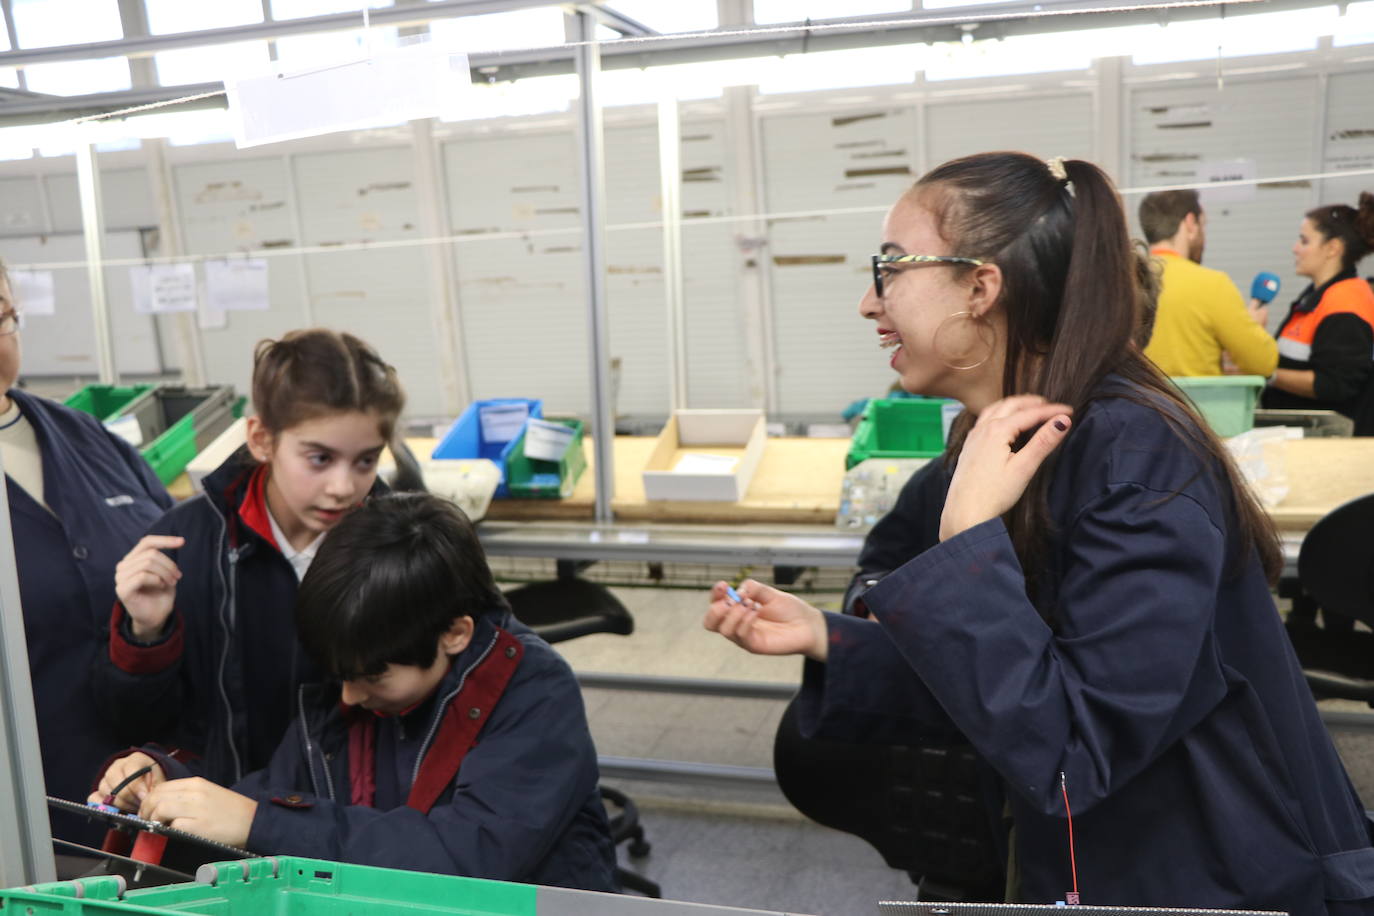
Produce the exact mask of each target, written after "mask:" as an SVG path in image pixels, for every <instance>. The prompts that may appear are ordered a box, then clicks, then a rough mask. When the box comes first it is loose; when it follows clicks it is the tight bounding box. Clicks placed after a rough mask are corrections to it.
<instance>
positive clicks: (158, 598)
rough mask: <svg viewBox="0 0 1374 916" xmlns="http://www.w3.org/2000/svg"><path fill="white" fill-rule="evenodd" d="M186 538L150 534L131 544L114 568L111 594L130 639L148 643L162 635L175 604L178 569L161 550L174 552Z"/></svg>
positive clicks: (178, 577) (178, 578) (179, 576)
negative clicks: (126, 619) (121, 611)
mask: <svg viewBox="0 0 1374 916" xmlns="http://www.w3.org/2000/svg"><path fill="white" fill-rule="evenodd" d="M185 543H186V539H185V538H182V537H171V536H168V535H159V534H150V535H148V536H146V537H145V538H143V540H141V541H139V542H138V543H137V544H135V545H134V549H133V550H130V551H129V552H128V553H127V554H126V555H125V557H124V559H122V560H120V561H119V565H118V566H116V567H115V594H116V595H118V596H119V602H120V604H122V605H124V610H125V611H127V612H128V614H129V624H130V626H131V627H132V629H133V631H134V637H135V638H137V639H139V640H142V641H143V642H152V641H153V640H155V639H157V638H158V637H159V636H160V635H162V628H163V627H164V626H166V624H167V618H168V617H170V616H171V615H172V606H173V604H175V602H176V596H177V582H178V581H179V580H180V579H181V570H180V569H178V568H177V565H176V564H175V563H173V562H172V558H171V557H169V556H167V554H165V553H163V551H164V550H176V549H177V548H178V547H181V546H183V545H184V544H185Z"/></svg>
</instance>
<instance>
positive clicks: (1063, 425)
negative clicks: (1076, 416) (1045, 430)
mask: <svg viewBox="0 0 1374 916" xmlns="http://www.w3.org/2000/svg"><path fill="white" fill-rule="evenodd" d="M1054 428H1055V429H1057V430H1059V431H1060V432H1061V433H1062V432H1063V431H1064V430H1066V429H1068V428H1069V424H1067V423H1065V422H1064V421H1063V420H1055V421H1054Z"/></svg>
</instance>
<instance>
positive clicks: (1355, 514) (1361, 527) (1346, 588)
mask: <svg viewBox="0 0 1374 916" xmlns="http://www.w3.org/2000/svg"><path fill="white" fill-rule="evenodd" d="M1298 581H1299V582H1300V583H1301V584H1302V589H1303V591H1305V592H1306V593H1307V594H1308V595H1310V596H1311V597H1312V598H1313V599H1314V600H1315V601H1316V602H1317V604H1318V605H1319V606H1320V607H1321V608H1322V610H1323V611H1326V612H1328V613H1335V614H1340V615H1342V616H1345V617H1353V618H1355V619H1356V620H1360V621H1363V622H1364V623H1366V624H1368V625H1370V626H1371V627H1374V493H1370V494H1368V495H1366V496H1361V497H1359V498H1357V499H1352V500H1351V501H1350V502H1348V503H1346V504H1344V505H1342V506H1338V507H1337V508H1335V509H1333V510H1332V511H1331V512H1329V513H1327V515H1326V516H1325V517H1323V518H1322V519H1321V520H1320V521H1318V522H1317V524H1315V525H1313V526H1312V530H1311V531H1309V532H1308V533H1307V537H1305V538H1303V541H1302V549H1301V550H1300V551H1299V552H1298Z"/></svg>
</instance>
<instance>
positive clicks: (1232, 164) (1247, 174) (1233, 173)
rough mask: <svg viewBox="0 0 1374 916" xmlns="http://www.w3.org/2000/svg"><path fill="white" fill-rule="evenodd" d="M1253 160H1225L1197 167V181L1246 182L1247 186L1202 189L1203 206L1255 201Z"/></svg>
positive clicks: (1205, 163)
mask: <svg viewBox="0 0 1374 916" xmlns="http://www.w3.org/2000/svg"><path fill="white" fill-rule="evenodd" d="M1255 175H1256V172H1255V160H1253V159H1225V160H1220V161H1217V162H1204V163H1202V164H1201V165H1200V166H1198V170H1197V177H1198V181H1206V182H1209V183H1210V182H1217V181H1248V182H1249V184H1238V185H1226V186H1223V187H1220V188H1203V189H1202V191H1201V195H1202V203H1203V206H1207V205H1208V204H1225V203H1234V202H1236V201H1241V200H1254V199H1255V182H1254V179H1255Z"/></svg>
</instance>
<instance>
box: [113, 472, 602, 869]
mask: <svg viewBox="0 0 1374 916" xmlns="http://www.w3.org/2000/svg"><path fill="white" fill-rule="evenodd" d="M401 610H403V611H404V613H400V611H401ZM296 618H297V625H298V627H299V630H300V633H301V639H302V642H303V643H304V644H305V646H306V648H307V651H309V653H310V655H311V657H312V658H314V659H315V660H316V662H317V663H318V664H319V665H320V666H321V667H322V668H325V669H327V670H329V671H330V672H331V673H333V674H335V675H336V676H338V677H339V678H340V680H341V681H342V686H341V684H340V680H335V681H333V682H332V683H328V684H315V685H306V686H303V687H302V688H301V690H300V692H299V694H298V697H297V698H296V702H295V703H293V704H292V707H293V716H294V721H293V723H292V725H291V727H290V729H289V731H288V733H287V734H286V736H285V738H283V740H282V742H281V745H280V746H279V747H278V748H277V751H276V753H275V754H274V755H273V757H272V761H271V763H270V765H269V766H268V767H267V768H266V769H264V770H262V771H259V772H257V773H254V774H252V775H250V776H249V777H247V778H246V779H244V780H242V781H240V782H239V783H237V784H236V785H234V786H233V788H232V790H227V789H224V788H222V787H219V786H215V785H213V784H211V783H208V782H207V781H205V780H203V779H189V780H188V779H186V778H184V777H187V776H189V775H190V774H189V771H187V770H186V769H185V768H184V767H183V766H182V765H181V764H180V763H178V762H177V761H174V760H171V759H168V757H167V756H166V755H163V754H160V753H158V752H157V751H155V750H152V751H151V752H149V753H147V754H146V756H144V755H142V754H133V755H130V756H129V757H128V758H126V759H125V760H121V761H117V762H116V763H115V764H113V765H112V766H111V768H110V770H109V771H108V772H107V773H106V774H105V777H104V780H103V781H102V786H101V791H108V790H110V789H113V788H114V787H115V786H116V785H117V784H118V783H120V782H121V781H122V780H123V778H124V777H125V775H126V774H128V773H132V772H134V771H135V770H137V769H139V768H141V766H143V765H146V764H147V763H148V762H149V761H148V759H147V758H148V757H152V758H153V759H154V760H156V761H157V762H158V763H159V764H160V772H159V773H158V774H156V775H154V776H152V777H151V779H150V780H147V781H145V782H143V783H135V784H133V785H132V786H131V787H130V788H129V789H128V790H127V794H122V795H121V797H120V799H119V802H120V804H122V805H124V806H126V807H134V806H135V805H137V806H139V809H140V813H141V814H143V815H144V816H145V817H153V818H157V819H158V820H162V821H164V822H166V823H170V824H172V825H173V826H175V827H178V828H181V829H186V830H190V831H192V832H195V833H199V834H201V835H204V836H207V837H209V838H210V839H215V840H219V841H221V842H227V843H232V844H234V845H245V846H247V848H248V849H250V850H252V851H254V852H259V853H262V854H283V855H298V856H308V857H316V858H323V859H329V860H332V861H342V862H352V863H356V864H363V865H377V866H385V867H391V868H407V869H415V870H421V871H430V872H439V873H448V874H459V875H465V876H470V877H481V878H493V879H500V880H506V881H522V882H529V883H534V884H544V885H557V886H562V887H572V888H580V889H585V890H601V891H611V890H615V889H616V887H617V885H616V880H615V876H614V868H615V850H614V847H613V845H612V843H611V838H610V832H609V827H608V825H607V820H606V812H605V808H604V807H603V806H602V803H601V797H600V792H599V790H598V787H597V783H598V771H597V763H596V750H595V747H594V746H593V744H592V739H591V733H590V731H589V730H588V727H587V720H586V714H585V712H584V710H583V708H582V696H581V692H580V690H579V688H578V685H577V680H576V678H575V677H574V676H573V673H572V669H571V668H569V667H568V664H567V662H565V661H564V660H563V659H562V658H561V657H560V656H559V655H558V654H557V653H556V652H554V651H553V649H552V648H550V646H549V645H548V644H547V643H546V642H544V641H543V640H542V639H540V638H539V637H538V636H537V635H535V634H534V633H533V632H532V631H530V630H529V629H528V628H527V627H525V626H524V625H522V624H521V623H519V622H518V621H517V620H515V618H514V617H512V616H511V613H510V609H509V607H508V606H507V605H506V603H505V600H504V598H502V597H501V593H500V591H499V589H497V587H496V585H495V583H494V582H493V580H492V578H491V573H490V571H489V570H488V568H487V566H486V561H485V558H484V556H483V553H482V548H481V544H480V542H479V541H478V540H477V535H476V533H475V531H474V530H473V528H472V525H471V523H470V522H469V521H468V520H467V519H466V518H465V517H464V516H463V515H462V513H461V512H460V511H459V510H458V509H457V508H456V507H455V506H453V505H452V504H451V503H448V502H446V501H443V500H440V499H438V498H436V497H432V496H426V495H419V494H408V495H403V496H390V497H385V498H382V499H378V500H373V501H371V502H369V503H368V504H367V505H365V506H363V507H362V508H360V509H358V510H356V511H355V512H354V513H353V514H352V515H351V516H349V517H348V518H346V519H345V520H344V521H343V522H342V523H340V525H339V527H338V528H337V529H336V530H335V532H334V533H333V534H331V536H330V538H329V540H328V541H327V542H326V543H325V544H324V545H323V546H322V548H321V550H320V554H319V557H318V558H317V559H316V561H315V563H314V564H313V565H312V567H311V570H310V572H309V573H308V574H307V576H306V578H305V580H304V581H303V583H302V585H301V593H300V599H299V601H298V603H297V608H296ZM165 780H170V781H165Z"/></svg>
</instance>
